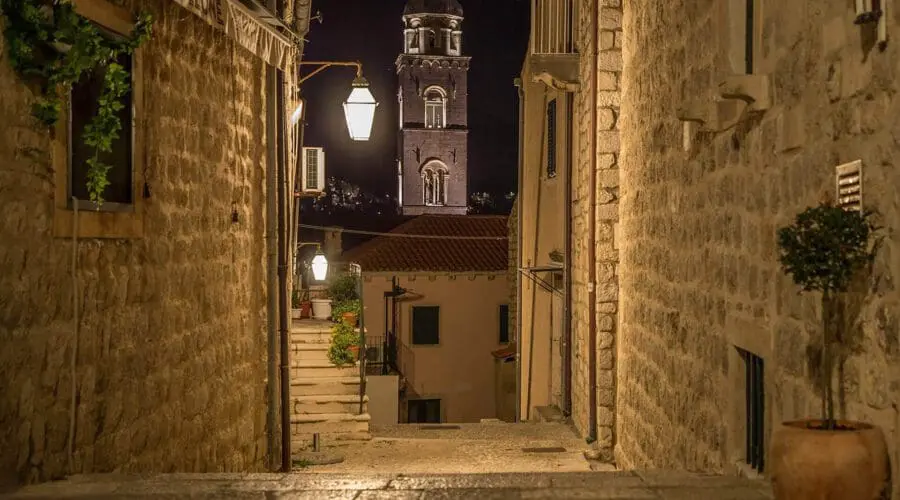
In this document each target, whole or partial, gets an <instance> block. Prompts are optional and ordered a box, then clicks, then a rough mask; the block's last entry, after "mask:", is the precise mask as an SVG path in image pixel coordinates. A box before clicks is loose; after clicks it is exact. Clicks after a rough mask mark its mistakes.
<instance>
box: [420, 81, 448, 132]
mask: <svg viewBox="0 0 900 500" xmlns="http://www.w3.org/2000/svg"><path fill="white" fill-rule="evenodd" d="M446 123H447V93H446V92H444V89H442V88H440V87H430V88H428V89H426V90H425V128H444V127H446Z"/></svg>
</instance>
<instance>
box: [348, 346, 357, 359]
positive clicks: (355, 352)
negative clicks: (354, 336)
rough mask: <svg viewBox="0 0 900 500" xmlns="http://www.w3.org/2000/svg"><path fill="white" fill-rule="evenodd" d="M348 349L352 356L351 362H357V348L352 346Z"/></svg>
mask: <svg viewBox="0 0 900 500" xmlns="http://www.w3.org/2000/svg"><path fill="white" fill-rule="evenodd" d="M349 349H350V353H351V354H353V361H354V362H356V361H359V346H358V345H352V346H350V347H349Z"/></svg>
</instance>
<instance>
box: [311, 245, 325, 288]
mask: <svg viewBox="0 0 900 500" xmlns="http://www.w3.org/2000/svg"><path fill="white" fill-rule="evenodd" d="M312 270H313V277H314V278H315V279H316V281H323V280H324V279H325V277H326V276H327V275H328V259H326V258H325V254H323V253H322V250H318V251H316V256H315V257H313V260H312Z"/></svg>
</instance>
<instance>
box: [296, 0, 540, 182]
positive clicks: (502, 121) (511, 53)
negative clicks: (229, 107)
mask: <svg viewBox="0 0 900 500" xmlns="http://www.w3.org/2000/svg"><path fill="white" fill-rule="evenodd" d="M460 3H461V4H462V6H463V9H464V10H465V20H464V21H463V51H464V53H465V55H468V56H471V57H472V64H471V69H470V70H469V129H470V131H469V193H472V192H477V191H488V192H492V193H496V194H501V193H505V192H509V191H515V190H516V163H517V148H518V139H517V138H518V134H517V126H518V118H517V114H518V104H517V97H516V88H515V87H514V86H513V79H514V78H516V77H517V76H518V75H519V72H520V71H521V67H522V59H523V57H524V55H525V49H526V45H527V40H528V27H529V26H528V24H529V19H528V9H529V3H530V2H529V1H528V0H460ZM405 4H406V0H314V1H313V12H316V11H317V10H319V11H321V12H322V17H323V19H324V23H323V24H319V23H318V22H317V21H313V22H312V24H311V26H310V32H309V34H308V35H307V37H306V38H307V40H308V41H309V42H308V44H307V46H306V54H305V55H304V60H306V61H314V60H331V61H337V60H351V61H353V60H358V61H360V62H362V64H363V71H364V75H365V77H366V78H367V79H368V80H369V83H370V84H371V90H372V93H373V94H374V95H375V99H376V100H377V101H378V102H379V103H380V104H379V106H378V109H377V111H376V115H375V125H374V127H373V131H372V138H371V140H370V141H369V142H356V141H352V140H350V138H349V136H348V134H347V126H346V122H345V121H344V111H343V106H342V103H343V101H344V100H345V99H346V98H347V95H349V93H350V83H351V81H352V80H353V77H354V70H353V68H337V67H335V68H329V69H327V70H325V71H324V72H323V73H320V74H318V75H316V76H314V77H312V78H311V79H309V80H308V81H307V82H305V83H304V87H303V96H304V97H305V98H306V100H307V103H308V106H309V107H308V110H307V114H306V116H307V127H306V136H305V139H304V142H305V145H307V146H321V147H324V148H325V150H326V153H325V154H326V165H327V167H326V168H327V172H326V174H327V175H329V176H331V175H334V176H336V177H340V178H344V179H346V180H348V181H350V182H353V183H355V184H360V185H362V186H363V187H364V188H366V189H367V190H371V191H373V192H377V193H390V194H391V195H395V194H396V193H395V191H396V177H395V174H394V172H395V165H396V164H395V158H396V157H397V151H396V149H397V147H396V142H397V130H398V126H399V125H398V116H397V74H396V71H395V68H394V61H395V60H396V59H397V55H398V54H399V53H400V51H401V50H402V44H403V31H402V29H403V26H402V21H401V17H402V13H403V7H404V5H405ZM312 69H314V68H312V67H304V68H303V69H302V71H303V74H306V73H307V72H309V71H311V70H312Z"/></svg>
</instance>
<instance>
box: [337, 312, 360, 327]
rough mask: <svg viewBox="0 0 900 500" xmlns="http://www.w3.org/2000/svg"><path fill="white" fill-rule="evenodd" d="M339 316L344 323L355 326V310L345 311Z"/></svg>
mask: <svg viewBox="0 0 900 500" xmlns="http://www.w3.org/2000/svg"><path fill="white" fill-rule="evenodd" d="M341 318H342V319H343V320H344V323H347V324H348V325H350V326H356V320H357V317H356V313H355V312H345V313H343V314H342V315H341Z"/></svg>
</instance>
